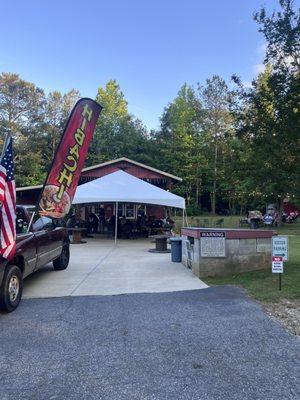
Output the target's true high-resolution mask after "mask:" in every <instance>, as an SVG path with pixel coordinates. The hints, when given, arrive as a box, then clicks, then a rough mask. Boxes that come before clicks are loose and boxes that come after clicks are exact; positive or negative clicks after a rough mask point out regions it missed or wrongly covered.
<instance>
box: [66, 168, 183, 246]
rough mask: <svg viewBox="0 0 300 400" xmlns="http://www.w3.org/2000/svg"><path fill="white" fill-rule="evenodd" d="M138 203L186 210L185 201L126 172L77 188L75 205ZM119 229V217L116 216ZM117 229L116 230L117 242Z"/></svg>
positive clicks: (113, 174) (112, 174) (115, 173)
mask: <svg viewBox="0 0 300 400" xmlns="http://www.w3.org/2000/svg"><path fill="white" fill-rule="evenodd" d="M104 202H114V203H116V210H117V209H118V203H121V202H122V203H138V204H153V205H161V206H168V207H175V208H181V209H183V210H184V209H185V199H184V198H183V197H180V196H177V195H175V194H173V193H170V192H168V191H166V190H163V189H160V188H158V187H157V186H154V185H151V184H150V183H148V182H145V181H143V180H142V179H139V178H136V177H134V176H132V175H130V174H127V173H126V172H124V171H117V172H113V173H111V174H109V175H105V176H103V177H102V178H98V179H95V180H93V181H91V182H88V183H85V184H83V185H80V186H78V187H77V190H76V193H75V196H74V199H73V204H84V203H104ZM116 227H117V216H116ZM116 238H117V229H115V240H116Z"/></svg>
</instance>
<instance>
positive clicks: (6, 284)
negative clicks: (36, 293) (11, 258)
mask: <svg viewBox="0 0 300 400" xmlns="http://www.w3.org/2000/svg"><path fill="white" fill-rule="evenodd" d="M22 291H23V277H22V272H21V270H20V268H18V267H17V266H16V265H11V266H9V267H8V268H7V269H6V271H5V273H4V277H3V281H2V285H1V288H0V309H1V310H3V311H6V312H11V311H14V310H15V309H16V308H17V307H18V305H19V303H20V301H21V297H22Z"/></svg>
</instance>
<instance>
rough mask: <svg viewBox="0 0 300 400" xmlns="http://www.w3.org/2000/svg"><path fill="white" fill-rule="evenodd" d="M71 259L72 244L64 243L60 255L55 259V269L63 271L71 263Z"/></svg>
mask: <svg viewBox="0 0 300 400" xmlns="http://www.w3.org/2000/svg"><path fill="white" fill-rule="evenodd" d="M69 260H70V245H69V243H64V245H63V248H62V251H61V254H60V256H59V257H58V258H56V259H55V260H53V267H54V269H55V271H62V270H64V269H66V268H67V267H68V265H69Z"/></svg>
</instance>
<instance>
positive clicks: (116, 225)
mask: <svg viewBox="0 0 300 400" xmlns="http://www.w3.org/2000/svg"><path fill="white" fill-rule="evenodd" d="M117 238H118V202H117V201H116V209H115V246H116V245H117Z"/></svg>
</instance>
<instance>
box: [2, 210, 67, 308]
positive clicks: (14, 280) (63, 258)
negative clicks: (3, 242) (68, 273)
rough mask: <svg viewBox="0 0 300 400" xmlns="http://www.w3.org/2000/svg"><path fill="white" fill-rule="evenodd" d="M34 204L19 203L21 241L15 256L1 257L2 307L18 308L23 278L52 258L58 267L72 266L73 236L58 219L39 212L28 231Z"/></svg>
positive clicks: (56, 267)
mask: <svg viewBox="0 0 300 400" xmlns="http://www.w3.org/2000/svg"><path fill="white" fill-rule="evenodd" d="M33 210H34V208H32V207H31V208H30V207H28V206H17V213H16V214H17V223H16V229H17V243H16V252H15V256H14V258H13V260H11V261H8V260H5V259H4V258H2V259H1V260H0V309H1V310H4V311H6V312H11V311H13V310H15V309H16V308H17V307H18V305H19V303H20V300H21V297H22V290H23V279H24V278H25V277H26V276H28V275H30V274H32V273H33V272H35V271H37V270H38V269H40V268H41V267H43V266H44V265H46V264H48V263H49V262H53V267H54V270H64V269H66V268H67V267H68V264H69V258H70V240H69V236H68V233H67V230H66V229H65V228H63V227H60V226H58V224H57V222H55V220H52V219H50V218H47V217H40V216H39V215H37V216H36V218H35V219H33V223H32V226H31V228H30V230H29V232H27V229H28V226H29V223H30V218H31V215H32V212H33Z"/></svg>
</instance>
